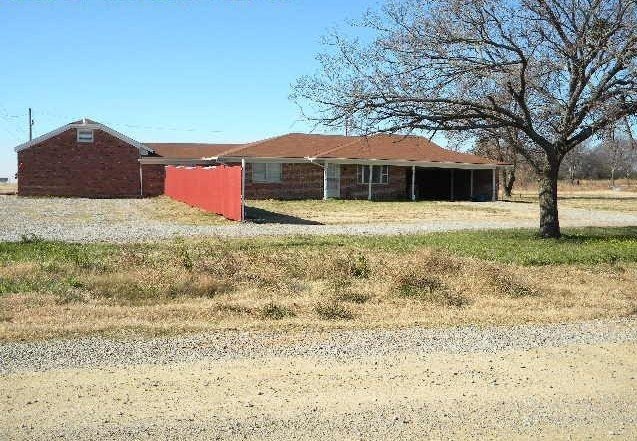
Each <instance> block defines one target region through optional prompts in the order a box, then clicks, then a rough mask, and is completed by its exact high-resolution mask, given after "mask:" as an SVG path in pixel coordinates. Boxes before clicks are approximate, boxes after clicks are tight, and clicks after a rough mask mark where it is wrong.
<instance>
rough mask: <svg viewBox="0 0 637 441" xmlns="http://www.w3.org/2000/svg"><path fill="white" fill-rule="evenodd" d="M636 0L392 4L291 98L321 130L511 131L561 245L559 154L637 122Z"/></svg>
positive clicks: (543, 219)
mask: <svg viewBox="0 0 637 441" xmlns="http://www.w3.org/2000/svg"><path fill="white" fill-rule="evenodd" d="M636 1H637V0H519V1H516V0H508V1H507V0H504V1H496V0H433V1H422V0H401V1H398V0H389V2H388V3H386V4H385V5H384V6H383V7H382V8H381V9H380V10H379V11H378V12H370V13H368V14H366V15H365V17H364V19H362V20H361V21H359V22H356V23H353V27H352V30H351V31H352V32H353V33H354V35H353V36H350V37H348V36H347V35H348V32H345V34H343V33H337V32H334V33H332V35H330V36H329V37H327V38H326V44H327V45H328V49H327V50H326V52H325V53H323V54H320V55H319V57H318V58H319V61H320V62H321V68H320V69H319V71H318V72H317V73H316V74H315V75H311V76H306V77H302V78H300V79H299V80H298V82H297V83H296V84H295V86H294V91H293V94H292V96H293V98H294V99H296V100H297V101H298V102H300V103H301V105H302V107H303V109H304V112H305V113H306V114H307V115H308V116H310V117H311V118H313V119H315V120H316V121H318V122H319V123H321V124H324V125H326V126H333V127H342V126H343V125H344V122H345V121H348V124H349V126H350V127H353V128H356V129H358V130H360V131H363V132H367V133H372V132H397V133H402V132H411V131H414V130H416V131H425V132H435V131H475V130H478V131H479V130H485V129H486V130H490V129H497V128H505V127H506V128H511V129H513V130H515V131H516V132H517V133H520V134H521V135H522V136H523V137H524V138H525V142H524V143H522V145H523V146H524V147H523V148H522V149H521V150H520V152H519V153H520V154H521V155H522V156H524V158H525V159H526V160H527V161H528V162H529V163H530V164H531V165H532V167H533V168H534V170H535V172H536V173H537V176H538V180H539V199H540V211H541V214H540V234H541V236H543V237H559V236H560V227H559V218H558V207H557V177H558V171H559V168H560V164H561V162H562V160H563V158H564V156H565V155H566V154H567V153H568V152H569V151H570V150H572V149H573V148H575V147H576V146H577V145H579V144H580V143H582V142H583V141H585V140H587V139H589V138H591V137H593V136H596V135H598V134H600V133H602V132H604V131H606V130H609V129H610V128H611V127H613V126H614V125H616V124H618V121H622V120H624V119H625V118H627V117H632V116H633V115H635V113H636V112H637V102H636V99H635V98H636V92H637V78H636V70H635V69H636V55H637V29H636V24H637V22H636V5H635V3H636Z"/></svg>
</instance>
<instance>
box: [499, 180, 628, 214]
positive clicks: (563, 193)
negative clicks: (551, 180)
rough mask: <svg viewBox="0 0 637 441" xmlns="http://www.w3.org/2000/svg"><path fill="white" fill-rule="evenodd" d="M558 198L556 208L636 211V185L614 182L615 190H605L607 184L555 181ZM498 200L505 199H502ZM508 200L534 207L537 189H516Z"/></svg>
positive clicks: (529, 187) (602, 181)
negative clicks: (526, 203)
mask: <svg viewBox="0 0 637 441" xmlns="http://www.w3.org/2000/svg"><path fill="white" fill-rule="evenodd" d="M558 197H559V201H560V207H564V208H582V209H587V210H602V211H619V212H625V213H633V212H636V211H637V181H635V180H631V181H627V180H625V179H618V180H616V187H615V189H612V188H610V187H609V183H608V181H607V180H581V181H580V185H571V183H570V181H559V183H558ZM501 198H502V199H505V198H504V197H503V196H502V195H501ZM508 199H509V200H512V201H516V202H531V203H534V204H536V203H537V201H538V196H537V187H536V186H535V185H525V186H516V187H514V190H513V195H512V197H511V198H508Z"/></svg>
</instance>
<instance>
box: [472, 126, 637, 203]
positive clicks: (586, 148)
mask: <svg viewBox="0 0 637 441" xmlns="http://www.w3.org/2000/svg"><path fill="white" fill-rule="evenodd" d="M517 142H519V138H516V137H515V134H512V133H510V132H509V131H503V132H502V133H495V132H491V133H488V134H486V133H485V134H484V136H482V137H480V138H478V139H477V140H476V141H475V144H474V147H473V149H472V153H475V154H477V155H480V156H485V157H487V158H491V159H494V160H496V161H499V162H507V163H509V164H511V166H510V167H509V168H507V169H505V170H504V171H503V172H502V175H501V178H502V180H501V186H502V189H503V192H504V195H505V196H506V197H510V196H511V193H512V191H513V187H514V183H515V182H516V180H517V181H519V180H520V177H522V183H526V182H525V181H526V180H527V179H528V177H529V175H530V173H529V171H530V168H531V167H530V165H529V164H527V163H526V161H525V159H524V157H523V156H521V155H520V154H519V153H517V145H516V144H517ZM559 178H560V179H563V180H570V181H571V183H572V184H573V185H576V184H577V183H578V182H579V180H581V179H587V180H588V179H590V180H602V179H607V180H608V184H609V186H610V187H614V186H615V184H616V182H615V181H616V180H617V179H627V180H628V181H630V180H632V179H637V145H636V143H635V141H634V140H633V139H632V136H630V133H629V132H627V134H620V135H617V134H613V135H612V136H608V137H606V138H604V139H603V140H602V141H601V142H597V143H591V142H586V143H582V144H580V145H579V146H578V147H576V148H575V149H573V150H571V151H570V152H569V153H568V154H567V155H566V157H565V158H564V162H563V164H562V167H561V168H560V172H559ZM636 183H637V182H636Z"/></svg>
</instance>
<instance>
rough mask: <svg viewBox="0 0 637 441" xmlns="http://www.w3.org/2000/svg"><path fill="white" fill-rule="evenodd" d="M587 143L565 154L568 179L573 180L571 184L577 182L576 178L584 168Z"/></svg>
mask: <svg viewBox="0 0 637 441" xmlns="http://www.w3.org/2000/svg"><path fill="white" fill-rule="evenodd" d="M585 147H586V146H585V145H584V143H582V144H579V145H577V146H575V147H573V149H572V150H571V151H570V152H568V153H567V154H566V156H564V162H565V163H566V165H567V167H568V179H569V181H571V185H574V184H575V178H576V175H577V172H578V171H580V170H581V169H582V166H583V163H584V160H585V155H584V153H585Z"/></svg>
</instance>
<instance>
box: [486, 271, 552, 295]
mask: <svg viewBox="0 0 637 441" xmlns="http://www.w3.org/2000/svg"><path fill="white" fill-rule="evenodd" d="M486 272H487V274H488V276H490V277H491V283H492V284H493V285H494V286H495V288H496V289H497V290H498V291H499V292H500V293H502V294H504V295H506V296H508V297H512V298H520V297H530V296H537V295H539V294H540V292H539V291H538V290H537V289H535V288H533V287H532V286H530V285H528V284H527V283H525V282H523V281H521V280H520V279H518V278H517V277H516V276H515V275H514V274H511V273H509V272H508V271H504V270H501V269H498V268H490V269H487V270H486Z"/></svg>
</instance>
